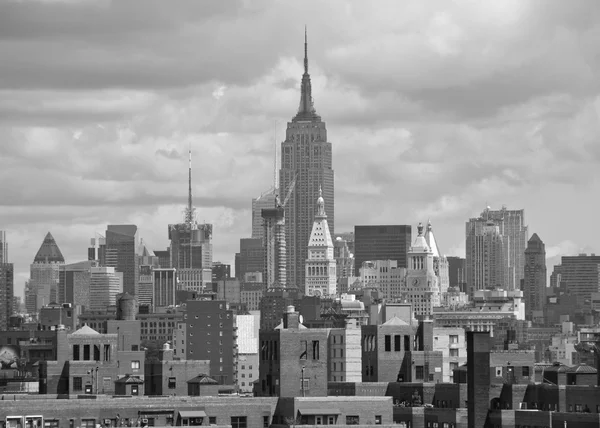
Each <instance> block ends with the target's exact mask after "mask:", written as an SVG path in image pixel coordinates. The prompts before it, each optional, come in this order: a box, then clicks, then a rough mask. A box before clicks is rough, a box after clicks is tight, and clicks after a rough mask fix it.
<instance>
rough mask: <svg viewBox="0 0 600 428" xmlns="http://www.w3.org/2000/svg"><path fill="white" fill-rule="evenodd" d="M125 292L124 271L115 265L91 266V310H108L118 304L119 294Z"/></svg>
mask: <svg viewBox="0 0 600 428" xmlns="http://www.w3.org/2000/svg"><path fill="white" fill-rule="evenodd" d="M122 292H123V272H117V271H116V269H115V268H114V267H91V268H90V302H89V310H90V311H106V308H107V307H108V306H114V305H116V304H117V294H119V293H122Z"/></svg>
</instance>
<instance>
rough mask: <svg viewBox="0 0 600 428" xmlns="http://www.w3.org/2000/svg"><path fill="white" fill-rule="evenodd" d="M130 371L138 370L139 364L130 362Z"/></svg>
mask: <svg viewBox="0 0 600 428" xmlns="http://www.w3.org/2000/svg"><path fill="white" fill-rule="evenodd" d="M131 369H132V370H139V369H140V362H139V361H137V360H136V361H132V362H131Z"/></svg>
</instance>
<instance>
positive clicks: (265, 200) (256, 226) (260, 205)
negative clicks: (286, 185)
mask: <svg viewBox="0 0 600 428" xmlns="http://www.w3.org/2000/svg"><path fill="white" fill-rule="evenodd" d="M276 195H277V189H276V188H274V187H272V188H271V189H269V190H268V191H266V192H265V193H263V194H261V195H260V196H259V197H258V198H252V238H254V239H262V238H263V231H264V230H263V218H262V210H263V209H264V208H272V207H273V206H274V205H275V197H276Z"/></svg>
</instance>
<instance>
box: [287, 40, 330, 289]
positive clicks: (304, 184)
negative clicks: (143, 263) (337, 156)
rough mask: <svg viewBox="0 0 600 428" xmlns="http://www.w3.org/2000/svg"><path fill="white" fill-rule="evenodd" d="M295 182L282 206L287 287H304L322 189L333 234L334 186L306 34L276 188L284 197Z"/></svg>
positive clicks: (325, 131) (328, 146)
mask: <svg viewBox="0 0 600 428" xmlns="http://www.w3.org/2000/svg"><path fill="white" fill-rule="evenodd" d="M294 179H296V186H295V188H294V191H293V192H292V194H291V197H290V199H289V200H288V202H287V204H286V205H285V222H286V243H287V257H288V259H287V260H288V262H287V269H288V275H287V284H288V287H298V288H302V287H303V286H304V284H305V278H304V276H305V275H304V274H305V271H304V267H305V266H304V265H305V262H306V259H307V257H308V240H309V237H310V233H311V230H312V225H313V219H314V215H315V213H316V212H317V199H318V197H319V188H320V187H321V188H322V189H323V198H324V199H325V204H326V206H325V211H326V212H327V219H328V223H329V231H330V233H331V235H333V234H334V224H335V222H334V219H335V210H334V183H333V169H332V154H331V143H329V142H327V129H326V127H325V122H323V121H322V120H321V116H319V115H318V114H317V112H316V110H315V107H314V105H313V98H312V90H311V83H310V75H309V74H308V52H307V40H306V33H305V36H304V74H303V75H302V85H301V91H300V107H299V108H298V113H297V114H296V116H294V118H292V121H291V122H288V124H287V130H286V136H285V141H284V142H283V143H281V170H280V171H279V183H280V186H279V188H280V189H281V190H280V191H281V195H282V196H283V195H285V194H286V192H287V190H288V188H289V187H290V184H291V183H292V182H293V180H294Z"/></svg>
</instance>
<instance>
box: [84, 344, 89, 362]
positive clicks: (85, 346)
mask: <svg viewBox="0 0 600 428" xmlns="http://www.w3.org/2000/svg"><path fill="white" fill-rule="evenodd" d="M83 360H84V361H89V360H90V345H83Z"/></svg>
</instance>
